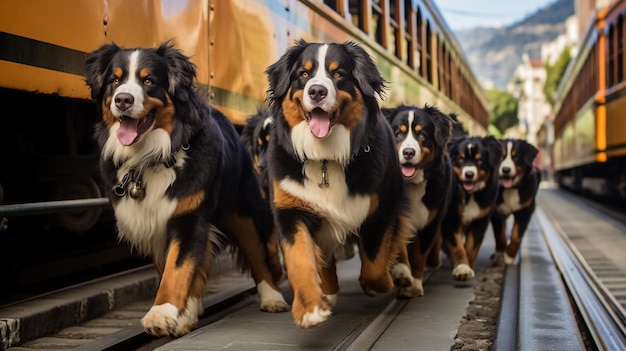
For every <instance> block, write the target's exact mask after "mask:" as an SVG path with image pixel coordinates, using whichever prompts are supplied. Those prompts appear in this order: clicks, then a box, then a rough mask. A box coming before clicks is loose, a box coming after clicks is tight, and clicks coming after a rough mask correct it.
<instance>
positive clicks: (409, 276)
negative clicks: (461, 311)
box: [382, 105, 454, 298]
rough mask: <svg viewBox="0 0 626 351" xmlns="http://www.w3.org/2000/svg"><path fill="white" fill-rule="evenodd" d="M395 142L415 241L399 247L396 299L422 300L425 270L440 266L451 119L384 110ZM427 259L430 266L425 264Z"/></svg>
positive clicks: (428, 109) (433, 112)
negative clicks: (409, 207) (447, 146)
mask: <svg viewBox="0 0 626 351" xmlns="http://www.w3.org/2000/svg"><path fill="white" fill-rule="evenodd" d="M382 111H383V114H384V115H385V117H387V120H388V121H389V123H390V124H391V129H392V130H393V132H394V134H395V136H396V149H397V153H398V158H399V160H400V163H399V165H400V169H401V170H402V175H403V176H404V181H405V183H406V189H407V192H408V194H409V196H410V198H411V201H412V216H411V221H412V223H411V225H412V227H413V228H414V230H415V233H414V235H415V238H414V239H413V240H412V241H411V243H409V245H408V246H407V247H403V250H402V251H401V254H400V258H399V260H398V261H399V262H398V264H396V265H395V266H394V267H393V270H392V276H393V277H394V281H396V285H397V286H399V287H400V289H398V296H399V297H406V298H411V297H417V296H422V295H424V287H423V277H424V270H425V268H426V265H427V263H428V265H430V266H432V267H438V266H439V265H440V259H439V251H440V249H441V221H442V219H443V216H444V214H445V211H446V209H447V206H448V203H449V199H450V194H451V192H450V189H451V187H452V164H451V163H450V157H449V156H448V153H447V152H446V145H447V143H448V140H449V139H450V135H451V128H452V123H453V121H454V120H453V118H452V117H450V116H449V115H446V114H444V113H442V112H441V111H440V110H438V109H437V108H435V107H432V106H425V107H424V108H419V107H415V106H406V105H400V106H398V107H396V108H383V109H382ZM427 259H429V261H430V262H427Z"/></svg>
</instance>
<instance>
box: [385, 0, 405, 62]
mask: <svg viewBox="0 0 626 351" xmlns="http://www.w3.org/2000/svg"><path fill="white" fill-rule="evenodd" d="M384 4H385V7H386V8H385V10H384V13H385V14H386V15H387V18H388V19H389V26H390V29H391V30H390V31H389V32H388V33H387V43H386V44H387V48H388V50H389V52H393V53H394V55H395V56H396V57H398V58H402V56H401V55H402V51H401V48H402V46H401V45H398V44H399V43H398V40H399V39H400V29H401V28H400V22H401V18H400V17H399V15H400V9H399V8H398V6H399V3H398V1H393V4H389V2H388V1H385V2H384Z"/></svg>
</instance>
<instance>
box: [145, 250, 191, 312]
mask: <svg viewBox="0 0 626 351" xmlns="http://www.w3.org/2000/svg"><path fill="white" fill-rule="evenodd" d="M179 253H180V243H179V242H178V241H177V240H172V242H171V243H170V245H169V248H168V251H167V257H166V260H165V269H164V270H163V275H162V277H161V284H160V285H159V291H158V292H157V295H156V298H155V299H154V305H162V304H164V303H170V304H172V305H174V306H176V308H178V311H181V312H182V311H183V310H184V309H185V306H187V297H188V296H189V292H190V287H191V283H192V279H193V277H194V275H195V269H196V263H195V262H194V261H193V260H192V259H191V258H185V259H184V260H183V262H182V263H181V264H179V265H178V264H177V263H176V261H177V260H178V257H179Z"/></svg>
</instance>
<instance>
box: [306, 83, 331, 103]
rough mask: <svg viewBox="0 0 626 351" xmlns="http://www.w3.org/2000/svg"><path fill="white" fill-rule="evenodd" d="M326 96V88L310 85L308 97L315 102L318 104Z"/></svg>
mask: <svg viewBox="0 0 626 351" xmlns="http://www.w3.org/2000/svg"><path fill="white" fill-rule="evenodd" d="M326 95H328V89H326V87H324V86H321V85H319V84H315V85H312V86H311V87H310V88H309V96H310V97H311V99H312V100H313V101H315V102H320V101H322V99H324V98H325V97H326Z"/></svg>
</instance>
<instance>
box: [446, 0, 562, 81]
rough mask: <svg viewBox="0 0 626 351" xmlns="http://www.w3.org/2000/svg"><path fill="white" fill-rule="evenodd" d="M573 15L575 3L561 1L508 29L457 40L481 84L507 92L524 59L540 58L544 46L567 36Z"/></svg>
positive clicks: (467, 33)
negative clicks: (488, 83)
mask: <svg viewBox="0 0 626 351" xmlns="http://www.w3.org/2000/svg"><path fill="white" fill-rule="evenodd" d="M573 14H574V0H557V1H555V2H553V3H551V4H549V5H548V6H546V7H544V8H542V9H539V10H537V12H535V13H533V14H531V15H529V16H527V17H526V18H524V19H523V20H521V21H519V22H516V23H514V24H512V25H510V26H508V27H501V28H488V27H484V28H483V27H480V28H473V29H468V30H461V31H455V32H454V36H455V37H456V39H457V40H458V42H459V45H460V46H461V48H462V50H463V51H464V53H465V56H466V58H467V60H468V61H469V63H470V66H471V67H472V69H473V70H474V73H475V74H476V77H477V78H478V80H479V81H481V82H492V84H493V86H494V87H495V88H500V89H505V88H506V84H507V83H508V81H509V80H510V79H511V78H512V76H513V73H514V72H515V68H516V67H517V65H518V64H519V63H521V62H522V55H523V54H524V53H527V54H528V55H529V56H530V57H531V58H540V56H541V55H540V50H541V44H542V43H544V42H547V41H552V40H554V39H555V38H556V37H557V36H558V35H559V34H562V33H565V20H566V19H567V18H568V17H569V16H571V15H573ZM483 85H486V84H483Z"/></svg>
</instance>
